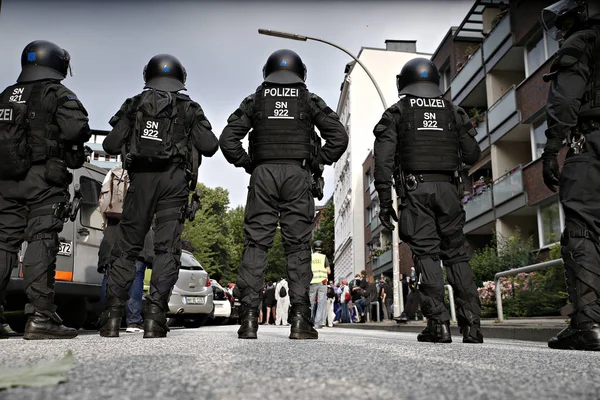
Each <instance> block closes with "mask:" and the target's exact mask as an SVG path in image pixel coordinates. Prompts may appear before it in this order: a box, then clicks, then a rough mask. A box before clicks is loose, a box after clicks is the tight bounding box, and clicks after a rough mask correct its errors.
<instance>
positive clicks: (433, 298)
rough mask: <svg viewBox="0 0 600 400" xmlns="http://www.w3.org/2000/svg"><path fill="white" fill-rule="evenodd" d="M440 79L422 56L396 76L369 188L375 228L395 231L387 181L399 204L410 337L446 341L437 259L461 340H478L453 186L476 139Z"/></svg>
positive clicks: (474, 296) (461, 215)
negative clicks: (415, 304) (418, 326)
mask: <svg viewBox="0 0 600 400" xmlns="http://www.w3.org/2000/svg"><path fill="white" fill-rule="evenodd" d="M439 82H440V75H439V72H438V70H437V68H436V66H435V65H434V64H433V63H432V62H431V61H429V60H427V59H425V58H415V59H413V60H411V61H409V62H407V63H406V64H405V65H404V67H403V68H402V71H401V72H400V74H399V75H398V76H397V86H398V93H399V95H400V101H398V102H397V103H396V104H394V105H393V106H391V107H390V108H389V109H388V110H387V111H386V112H385V113H384V114H383V117H382V118H381V120H380V121H379V122H378V123H377V125H376V126H375V129H374V134H375V147H374V150H375V188H376V189H377V192H378V194H379V201H380V205H381V211H380V214H379V217H380V219H381V223H382V224H383V225H384V226H385V227H386V228H388V229H390V230H392V229H394V226H393V225H392V224H391V221H390V218H393V219H394V220H396V221H398V217H397V214H396V210H394V208H393V207H392V191H391V186H392V176H393V177H394V181H395V182H394V183H395V185H396V191H397V194H398V197H399V204H400V221H399V235H400V238H401V239H402V240H403V241H405V242H407V243H408V245H409V246H410V248H411V250H412V253H413V257H414V261H415V269H416V272H417V276H418V281H419V282H420V284H419V287H418V290H415V291H414V293H415V294H416V295H417V296H419V299H420V305H421V310H422V311H423V314H424V315H425V317H427V327H426V328H425V330H424V331H423V332H422V333H421V334H419V336H418V337H417V339H418V340H419V341H422V342H441V343H449V342H451V341H452V339H451V335H450V326H449V320H450V316H449V315H448V311H447V309H446V307H445V305H444V274H443V271H442V268H441V267H440V260H442V261H443V262H444V265H445V267H446V273H447V275H448V281H449V283H450V284H451V285H452V286H453V288H454V292H455V296H456V303H457V306H458V307H457V314H458V324H459V326H460V328H461V332H462V334H463V342H464V343H482V342H483V336H482V334H481V329H480V317H481V305H480V302H479V296H478V293H477V286H476V285H475V282H474V280H473V272H472V270H471V267H470V265H469V261H470V256H469V255H468V254H467V248H466V245H465V237H464V235H463V226H464V224H465V212H464V211H463V208H462V205H461V202H460V198H459V191H458V188H457V186H458V185H459V182H457V181H458V180H459V179H460V178H459V177H460V175H459V173H460V169H461V165H462V163H465V164H468V165H472V164H474V163H475V162H477V161H478V160H479V156H480V150H479V146H478V144H477V142H476V141H475V139H474V136H475V134H476V131H475V129H474V128H473V125H472V124H471V122H470V121H469V118H468V117H467V115H466V113H465V112H464V111H463V110H462V109H461V108H460V107H457V106H454V105H453V104H452V103H450V102H448V101H446V100H444V99H443V98H442V92H441V91H440V89H439Z"/></svg>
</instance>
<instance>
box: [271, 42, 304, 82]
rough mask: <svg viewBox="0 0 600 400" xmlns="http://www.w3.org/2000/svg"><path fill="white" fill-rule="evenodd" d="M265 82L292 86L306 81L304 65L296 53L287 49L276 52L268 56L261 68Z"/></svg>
mask: <svg viewBox="0 0 600 400" xmlns="http://www.w3.org/2000/svg"><path fill="white" fill-rule="evenodd" d="M263 79H264V80H265V82H270V83H279V84H284V85H285V84H292V83H304V81H306V65H304V63H303V62H302V59H301V58H300V56H299V55H298V54H296V52H294V51H292V50H288V49H281V50H277V51H276V52H274V53H273V54H271V55H270V56H269V58H268V59H267V62H266V63H265V66H264V67H263Z"/></svg>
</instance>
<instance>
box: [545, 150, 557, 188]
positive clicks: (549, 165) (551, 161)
mask: <svg viewBox="0 0 600 400" xmlns="http://www.w3.org/2000/svg"><path fill="white" fill-rule="evenodd" d="M542 165H543V170H542V175H543V176H544V184H545V185H546V187H547V188H548V189H550V190H551V191H553V192H556V190H557V187H558V184H559V180H558V178H559V176H560V172H559V170H558V160H557V159H556V154H552V153H545V152H544V154H542Z"/></svg>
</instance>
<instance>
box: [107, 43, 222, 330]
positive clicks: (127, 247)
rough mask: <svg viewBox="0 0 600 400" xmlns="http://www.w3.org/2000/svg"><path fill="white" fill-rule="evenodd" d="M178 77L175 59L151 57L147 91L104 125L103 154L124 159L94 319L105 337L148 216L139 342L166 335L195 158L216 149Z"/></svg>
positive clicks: (117, 314) (118, 310) (115, 326)
mask: <svg viewBox="0 0 600 400" xmlns="http://www.w3.org/2000/svg"><path fill="white" fill-rule="evenodd" d="M185 79H186V72H185V69H184V68H183V65H182V64H181V63H180V62H179V60H178V59H177V58H175V57H174V56H172V55H169V54H159V55H157V56H154V57H153V58H152V59H151V60H150V61H149V62H148V64H147V65H146V66H145V68H144V82H145V87H144V89H146V90H144V91H143V92H142V93H140V94H138V95H137V96H135V97H133V98H130V99H127V100H126V101H125V103H124V104H123V105H122V106H121V109H120V110H119V112H117V114H116V115H115V116H114V117H113V118H112V119H111V120H110V124H111V125H112V127H113V129H112V131H111V132H110V133H109V134H108V136H107V137H106V139H105V140H104V143H103V147H104V150H105V151H106V152H107V153H108V154H115V155H116V154H120V153H121V154H122V155H123V160H124V161H123V163H124V167H125V168H126V169H127V170H128V172H129V177H130V185H129V188H128V190H127V196H126V197H125V204H124V207H123V214H122V219H121V221H120V223H119V226H118V230H117V235H116V239H115V244H114V246H113V249H112V254H111V260H110V265H109V269H108V288H107V293H106V306H105V307H106V308H105V311H104V312H103V314H102V316H101V318H100V324H101V328H100V335H101V336H104V337H117V336H119V327H120V324H121V318H122V316H123V313H124V305H125V302H126V301H127V299H128V298H129V289H130V287H131V285H132V283H133V281H134V275H135V261H136V259H137V257H138V254H139V253H140V251H141V250H142V248H143V245H144V237H145V236H146V233H147V232H148V229H150V225H151V223H152V218H153V217H154V215H156V230H155V242H154V250H155V253H156V257H155V259H154V264H153V269H152V278H151V280H150V293H149V295H147V296H146V301H145V306H144V311H143V314H144V338H156V337H165V336H166V335H167V332H168V331H169V328H168V327H167V324H166V317H165V313H166V312H167V311H168V303H169V296H170V293H171V289H172V288H173V285H174V284H175V282H176V281H177V276H178V271H179V265H180V258H181V233H182V231H183V224H184V220H185V219H186V218H189V208H188V207H187V204H188V197H189V192H190V189H192V188H195V186H196V183H197V173H198V167H199V164H200V159H199V157H200V156H202V155H203V156H205V157H212V156H213V155H214V154H215V153H216V151H217V150H218V148H219V144H218V140H217V137H216V136H215V135H214V134H213V133H212V131H211V129H212V127H211V125H210V123H209V122H208V120H207V119H206V116H205V115H204V112H203V111H202V108H201V107H200V105H199V104H198V103H196V102H194V101H192V99H190V97H189V96H187V95H185V94H183V93H180V91H181V90H185ZM198 153H199V154H198Z"/></svg>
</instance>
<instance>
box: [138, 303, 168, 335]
mask: <svg viewBox="0 0 600 400" xmlns="http://www.w3.org/2000/svg"><path fill="white" fill-rule="evenodd" d="M168 295H169V293H167V294H166V295H155V297H153V298H150V297H146V301H145V302H144V303H145V304H144V339H150V338H164V337H167V332H169V331H170V329H169V327H168V326H167V315H166V310H168V309H169V296H168Z"/></svg>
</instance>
